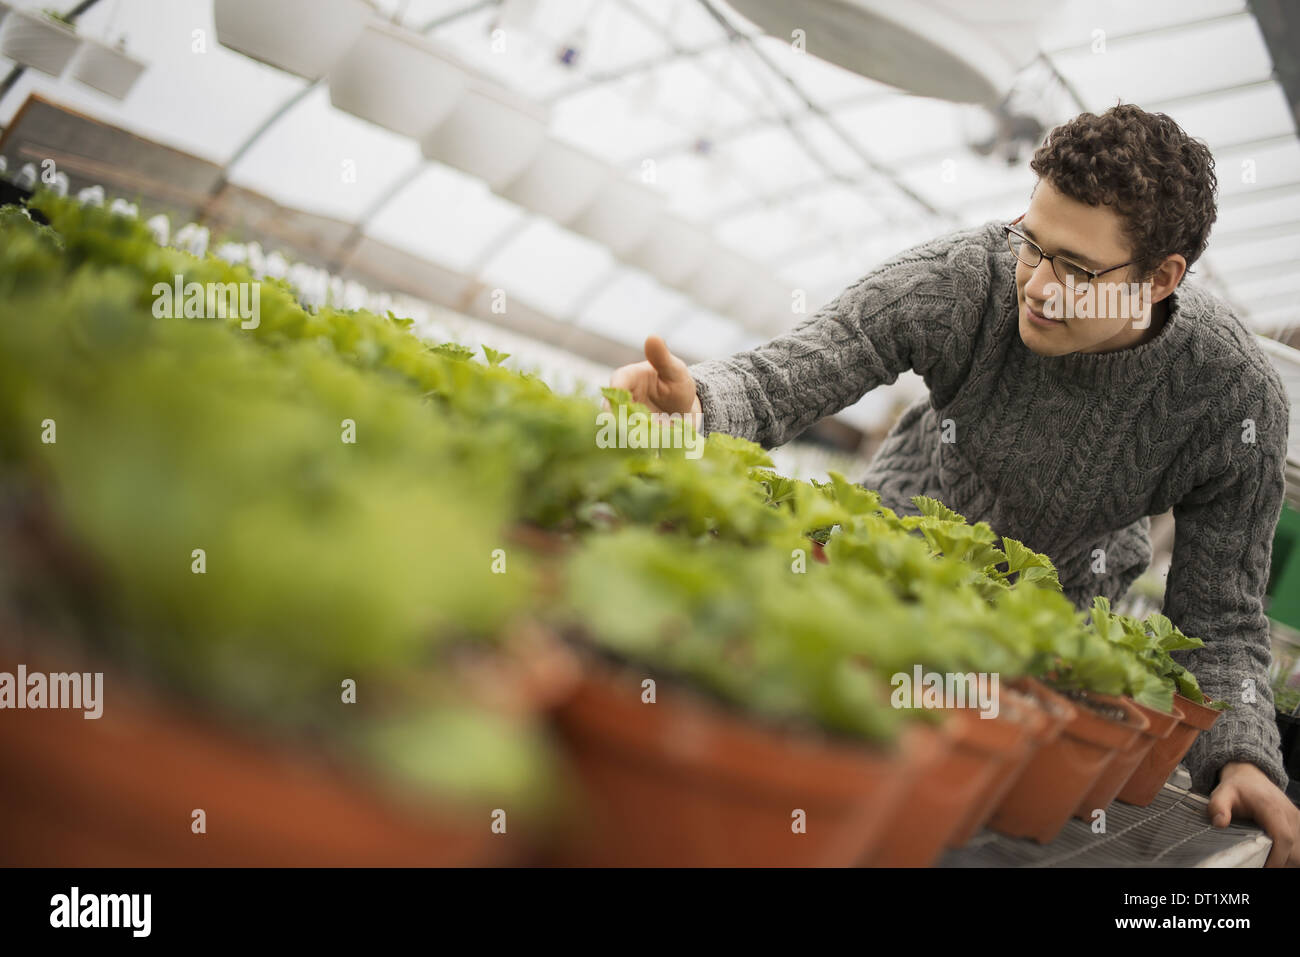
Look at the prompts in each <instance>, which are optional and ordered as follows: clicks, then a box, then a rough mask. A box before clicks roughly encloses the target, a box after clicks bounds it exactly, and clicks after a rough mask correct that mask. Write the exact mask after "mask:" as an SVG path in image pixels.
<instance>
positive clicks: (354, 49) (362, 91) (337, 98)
mask: <svg viewBox="0 0 1300 957" xmlns="http://www.w3.org/2000/svg"><path fill="white" fill-rule="evenodd" d="M468 79H469V71H468V70H466V69H465V67H464V66H462V65H461V64H460V62H459V61H458V60H457V59H456V57H455V56H453V55H452V54H451V53H450V51H448V50H447V49H446V48H445V47H444V46H443V45H442V44H440V43H437V42H436V41H435V40H434V39H433V38H432V37H424V36H420V35H418V34H415V33H412V32H411V31H410V30H405V29H403V28H401V27H399V26H395V25H393V24H391V23H386V22H384V21H382V20H370V21H369V22H367V23H366V24H365V26H364V28H363V29H362V30H361V34H360V36H358V37H357V39H356V42H355V43H353V44H352V45H351V46H350V47H349V48H348V49H347V50H346V51H345V52H344V54H343V56H342V57H341V58H339V60H338V61H337V62H336V63H335V64H334V65H333V66H332V67H331V68H330V70H329V73H328V82H329V88H330V103H332V104H333V105H334V106H336V107H337V108H338V109H340V110H345V111H346V112H348V113H351V114H353V115H354V116H359V117H361V119H363V120H368V121H370V122H371V123H375V124H377V125H379V126H382V127H384V128H385V129H388V130H392V131H393V132H394V133H398V134H400V135H402V136H409V137H413V138H414V139H416V140H420V141H423V140H424V138H425V137H427V136H429V135H430V134H431V133H432V132H433V130H434V129H436V128H437V126H438V124H440V123H442V122H443V121H444V120H446V119H447V117H448V116H450V115H451V113H452V111H453V110H454V109H455V108H456V104H457V103H459V102H460V99H461V97H462V96H463V95H464V93H465V89H466V85H467V82H468Z"/></svg>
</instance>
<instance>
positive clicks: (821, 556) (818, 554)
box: [812, 538, 831, 565]
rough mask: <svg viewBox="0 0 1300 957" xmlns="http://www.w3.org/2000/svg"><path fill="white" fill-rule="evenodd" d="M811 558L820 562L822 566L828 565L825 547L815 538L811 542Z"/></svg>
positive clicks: (828, 560)
mask: <svg viewBox="0 0 1300 957" xmlns="http://www.w3.org/2000/svg"><path fill="white" fill-rule="evenodd" d="M812 557H813V559H814V560H816V561H819V562H821V563H822V564H823V565H829V564H830V561H831V560H830V559H829V558H827V557H826V546H825V545H823V544H822V543H821V542H819V541H817V540H816V539H815V538H814V539H813V540H812Z"/></svg>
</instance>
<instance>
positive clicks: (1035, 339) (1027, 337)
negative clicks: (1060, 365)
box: [1019, 314, 1069, 356]
mask: <svg viewBox="0 0 1300 957" xmlns="http://www.w3.org/2000/svg"><path fill="white" fill-rule="evenodd" d="M1022 315H1023V314H1022ZM1019 332H1020V341H1021V342H1023V343H1024V344H1025V348H1026V349H1028V350H1029V351H1030V352H1032V353H1034V354H1035V355H1039V356H1060V355H1065V354H1066V353H1067V352H1069V350H1068V349H1062V348H1060V347H1059V346H1058V347H1057V348H1052V346H1050V345H1048V344H1047V343H1045V342H1044V341H1043V336H1042V334H1041V333H1039V332H1038V330H1037V329H1035V328H1034V327H1033V326H1030V325H1028V320H1027V319H1024V318H1021V320H1020V324H1019Z"/></svg>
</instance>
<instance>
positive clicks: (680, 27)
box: [625, 0, 753, 50]
mask: <svg viewBox="0 0 1300 957" xmlns="http://www.w3.org/2000/svg"><path fill="white" fill-rule="evenodd" d="M625 5H626V6H628V7H631V8H635V9H637V10H640V11H641V12H642V13H643V14H644V15H645V16H647V17H649V18H651V19H653V20H654V21H655V22H657V23H658V24H659V25H660V26H662V27H663V28H664V31H665V33H666V35H667V38H668V42H670V43H671V44H673V46H674V47H676V48H677V49H680V50H701V49H705V48H707V47H709V46H711V45H713V44H716V43H720V42H722V41H723V40H725V39H726V32H725V31H724V30H723V29H722V27H721V26H720V25H719V24H718V22H717V21H716V20H714V19H713V17H711V16H709V14H708V11H707V10H705V9H704V8H703V7H701V6H700V4H699V3H697V2H696V0H625ZM751 29H753V27H752V25H751Z"/></svg>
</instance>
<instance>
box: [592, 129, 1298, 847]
mask: <svg viewBox="0 0 1300 957" xmlns="http://www.w3.org/2000/svg"><path fill="white" fill-rule="evenodd" d="M1030 167H1031V169H1033V171H1034V172H1035V173H1036V174H1037V175H1038V182H1037V184H1036V185H1035V188H1034V191H1033V193H1032V195H1031V198H1030V203H1029V207H1028V210H1027V211H1026V212H1025V213H1024V214H1023V215H1022V216H1021V217H1019V218H1018V219H1016V220H1015V221H1014V222H1013V223H1012V224H1009V225H1004V224H1000V223H988V224H985V225H984V226H980V227H977V228H974V229H967V230H963V231H959V232H956V233H953V234H950V235H946V236H941V237H939V238H937V239H934V240H931V241H929V242H927V243H925V244H922V245H920V246H917V247H915V248H913V249H910V250H908V251H906V252H904V253H901V254H899V255H898V256H895V257H894V258H893V259H891V260H889V261H888V262H887V263H885V264H884V265H882V266H880V267H879V268H878V269H876V270H874V271H873V272H871V273H870V274H869V275H867V276H865V277H863V278H862V279H860V280H858V281H857V282H856V283H854V284H853V285H851V286H850V287H849V288H848V289H846V290H844V292H842V293H841V294H840V295H839V296H838V297H837V298H836V299H835V300H834V301H832V302H831V303H830V304H829V305H827V306H825V307H824V308H822V309H821V310H820V311H818V312H817V313H816V314H815V315H813V316H812V317H810V318H808V319H806V320H805V321H803V322H802V323H800V324H799V325H797V326H795V327H794V328H793V329H792V330H791V331H789V332H787V333H786V334H784V335H782V336H780V337H778V338H777V339H774V340H773V341H771V342H769V343H767V344H766V345H763V346H760V347H758V348H756V349H753V350H751V351H749V352H744V353H740V354H739V355H735V356H732V357H731V358H729V359H723V360H714V361H708V362H702V363H699V364H697V365H694V366H691V367H689V368H688V367H687V366H686V365H685V364H684V363H683V362H682V361H681V360H680V359H678V358H676V357H675V356H673V355H672V354H671V353H670V352H669V351H668V348H667V346H666V345H665V344H664V342H663V340H661V339H658V338H656V337H651V338H650V339H648V340H647V341H646V358H647V360H648V361H646V362H640V363H636V364H634V365H630V366H625V367H623V368H621V369H619V370H618V371H617V372H615V373H614V376H613V379H612V383H613V384H614V385H616V386H621V387H623V388H626V389H628V390H629V391H631V393H632V395H633V397H634V398H635V399H636V400H638V401H640V402H643V403H645V404H646V405H647V406H649V407H651V408H652V409H655V410H658V411H663V412H683V413H684V412H694V413H696V414H697V415H700V416H702V422H703V425H702V428H703V429H704V430H705V431H706V432H708V431H719V432H727V433H730V434H732V435H738V436H742V437H744V438H747V439H751V440H754V441H756V442H760V443H762V444H764V445H767V446H775V445H780V444H781V443H784V442H786V441H789V440H790V439H792V438H794V437H795V436H796V435H798V434H799V433H800V432H802V431H803V430H804V429H806V428H808V427H809V426H810V425H812V424H813V423H814V422H816V421H817V420H818V419H821V418H822V417H824V416H827V415H831V414H832V413H834V412H836V411H838V410H840V409H842V408H844V407H845V406H848V405H850V404H852V403H854V402H856V401H857V400H858V399H859V398H861V396H862V395H863V394H865V393H866V392H868V391H870V390H871V389H873V388H875V387H876V386H878V385H880V384H881V383H890V382H893V381H895V380H896V379H897V377H898V375H899V374H900V373H901V372H903V371H904V370H905V369H909V368H910V369H914V370H915V371H916V372H918V373H919V374H920V375H921V376H922V377H923V378H924V380H925V383H926V385H927V387H928V389H929V393H930V395H929V397H928V398H927V399H925V400H923V401H921V402H918V403H916V404H915V405H913V406H912V407H911V408H909V409H907V410H906V411H905V412H904V413H903V415H902V417H901V418H900V420H899V421H898V423H897V424H896V425H895V426H894V428H893V429H892V430H891V431H890V433H889V435H888V436H887V437H886V439H885V441H884V443H883V444H882V446H881V448H880V449H879V451H878V452H877V454H876V455H875V457H874V458H873V460H872V462H871V464H870V466H869V468H868V471H867V474H866V475H865V476H864V477H863V478H862V484H863V485H865V486H867V487H868V488H872V489H876V490H878V491H879V492H880V493H881V495H882V499H883V501H884V503H885V504H887V505H889V506H890V507H891V508H893V509H894V510H895V511H897V512H898V513H899V514H915V511H916V510H915V508H914V507H913V506H912V505H911V502H910V499H911V496H913V495H917V494H921V495H928V496H932V497H934V498H937V499H940V500H941V501H943V502H944V503H946V504H948V505H950V506H952V507H953V508H955V509H957V510H958V511H959V512H962V513H963V514H965V515H966V516H967V517H969V518H970V519H971V520H972V521H975V520H981V519H982V520H985V521H987V522H989V524H990V525H992V526H993V528H994V529H995V530H996V531H997V532H998V533H999V534H1004V535H1009V536H1011V537H1013V538H1018V539H1020V540H1022V541H1024V542H1025V543H1026V544H1028V545H1029V546H1030V547H1032V548H1034V549H1036V550H1038V551H1041V552H1044V553H1046V554H1048V555H1050V556H1051V557H1052V558H1053V560H1054V561H1055V562H1056V564H1057V567H1058V571H1059V574H1060V579H1061V583H1062V586H1063V588H1064V590H1065V593H1066V594H1067V596H1069V597H1070V599H1071V600H1072V601H1073V602H1074V603H1075V604H1076V606H1078V607H1080V608H1086V607H1088V606H1090V604H1091V601H1092V598H1093V596H1094V595H1098V594H1102V595H1106V596H1107V597H1109V598H1110V600H1111V602H1112V603H1115V602H1118V600H1119V599H1120V598H1121V597H1122V596H1123V594H1124V593H1125V591H1127V589H1128V587H1129V585H1130V584H1132V582H1133V580H1134V579H1135V578H1137V577H1138V575H1140V574H1141V573H1142V572H1143V570H1145V569H1146V567H1147V565H1148V564H1149V563H1150V560H1151V542H1150V536H1149V528H1150V519H1149V516H1151V515H1155V514H1160V513H1162V512H1164V511H1165V510H1167V509H1169V508H1172V509H1173V510H1174V516H1175V521H1176V535H1175V545H1174V555H1173V562H1172V565H1171V567H1170V570H1169V578H1168V582H1167V586H1166V595H1165V602H1164V609H1163V610H1164V613H1165V614H1166V615H1168V616H1169V617H1170V618H1171V619H1172V620H1173V621H1174V623H1175V624H1177V625H1178V626H1179V627H1181V628H1182V630H1183V631H1184V632H1186V633H1187V634H1189V635H1196V636H1198V637H1201V638H1203V639H1205V643H1206V646H1205V648H1203V649H1197V650H1195V651H1193V652H1187V653H1186V654H1185V656H1184V655H1183V653H1179V654H1180V657H1182V658H1183V662H1184V663H1185V664H1186V666H1187V667H1189V668H1190V669H1191V670H1192V671H1193V672H1194V673H1195V674H1196V676H1197V678H1198V679H1199V680H1200V683H1201V685H1202V688H1203V689H1204V691H1205V693H1206V694H1207V695H1209V696H1210V697H1211V698H1212V699H1221V700H1226V701H1228V702H1229V703H1230V704H1231V705H1232V708H1231V710H1229V711H1227V712H1226V713H1225V714H1223V715H1222V717H1220V719H1219V720H1218V722H1217V723H1216V725H1215V727H1214V728H1213V729H1212V730H1211V731H1209V732H1207V733H1203V734H1202V735H1200V737H1199V738H1198V740H1197V743H1196V744H1195V746H1194V747H1193V748H1192V750H1191V751H1190V752H1189V753H1188V755H1187V758H1186V763H1187V766H1188V768H1189V769H1190V770H1191V773H1192V780H1193V785H1194V787H1195V788H1196V789H1197V790H1200V791H1204V792H1207V793H1210V792H1212V794H1211V799H1210V805H1209V814H1210V818H1211V821H1212V822H1213V823H1214V824H1215V825H1216V826H1220V827H1222V826H1226V825H1227V824H1228V822H1229V821H1230V820H1231V818H1232V817H1233V816H1240V817H1246V818H1253V819H1254V820H1255V821H1256V822H1258V823H1259V825H1260V826H1261V827H1263V828H1264V829H1265V830H1266V831H1267V832H1268V833H1269V835H1270V836H1271V837H1272V839H1273V849H1272V852H1271V853H1270V855H1269V858H1268V864H1269V866H1279V865H1283V864H1286V863H1288V862H1291V863H1297V864H1300V846H1298V843H1297V842H1298V837H1297V835H1298V834H1300V811H1298V810H1297V809H1296V808H1295V807H1294V806H1293V805H1292V804H1291V802H1290V801H1289V800H1288V799H1287V797H1286V795H1285V793H1284V790H1283V789H1284V788H1285V786H1286V781H1287V778H1286V773H1285V771H1284V770H1283V767H1282V763H1281V753H1280V740H1279V735H1278V730H1277V725H1276V722H1275V719H1274V714H1273V699H1272V692H1271V690H1270V687H1269V681H1268V674H1267V669H1268V663H1269V659H1270V647H1269V630H1268V620H1267V618H1266V617H1265V615H1264V610H1263V597H1264V590H1265V588H1266V585H1267V581H1268V573H1269V560H1270V554H1271V550H1272V540H1273V534H1274V530H1275V528H1276V525H1277V520H1278V516H1279V515H1280V513H1281V507H1282V499H1283V493H1284V488H1285V478H1284V463H1285V458H1286V444H1287V427H1288V419H1289V413H1288V402H1287V396H1286V393H1285V390H1284V388H1283V386H1282V383H1281V380H1280V378H1279V377H1278V375H1277V373H1276V371H1275V370H1274V369H1273V367H1272V366H1271V364H1270V363H1269V361H1268V359H1267V358H1266V357H1265V356H1264V355H1263V353H1262V352H1261V351H1260V349H1259V348H1258V346H1257V345H1256V343H1255V341H1254V338H1253V336H1252V335H1251V334H1250V333H1249V332H1248V331H1247V330H1246V329H1245V328H1244V327H1243V325H1242V324H1241V322H1240V321H1239V320H1238V319H1237V318H1236V317H1235V316H1234V315H1233V314H1232V311H1231V309H1230V307H1229V306H1228V305H1227V304H1226V303H1224V302H1223V301H1221V300H1219V299H1217V298H1216V297H1214V296H1213V295H1211V294H1210V293H1209V292H1207V291H1205V290H1204V289H1202V288H1200V287H1199V286H1198V285H1195V284H1191V283H1188V284H1183V283H1182V280H1183V278H1184V274H1185V272H1186V271H1187V269H1188V267H1190V266H1191V265H1192V264H1193V263H1195V262H1196V260H1197V259H1198V258H1199V257H1200V255H1201V253H1202V252H1203V251H1204V249H1205V246H1206V243H1207V241H1208V238H1209V233H1210V227H1211V225H1212V224H1213V222H1214V219H1215V216H1216V213H1215V191H1216V187H1217V182H1216V179H1215V175H1214V161H1213V158H1212V157H1211V155H1210V153H1209V151H1208V149H1206V147H1205V146H1204V144H1202V143H1200V142H1198V141H1196V140H1193V139H1191V138H1189V137H1188V136H1187V135H1186V134H1185V133H1184V132H1183V131H1182V130H1181V129H1180V128H1179V127H1178V125H1177V124H1176V123H1174V121H1173V120H1171V119H1170V118H1169V117H1167V116H1165V115H1163V114H1151V113H1147V112H1145V111H1143V110H1141V109H1139V108H1137V107H1135V106H1131V105H1122V106H1116V107H1114V108H1112V109H1110V110H1108V111H1106V112H1105V113H1104V114H1102V115H1101V116H1095V115H1093V114H1091V113H1084V114H1082V115H1081V116H1078V117H1076V118H1075V119H1073V120H1072V121H1070V122H1069V123H1066V124H1064V125H1063V126H1061V127H1058V128H1057V129H1055V130H1053V131H1052V132H1051V133H1050V134H1049V135H1048V137H1047V139H1046V141H1045V142H1044V144H1043V145H1042V146H1041V147H1040V148H1039V149H1038V150H1037V152H1036V153H1035V154H1034V157H1033V160H1032V162H1031V164H1030ZM1249 691H1253V698H1252V695H1251V694H1250V693H1248V692H1249Z"/></svg>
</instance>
